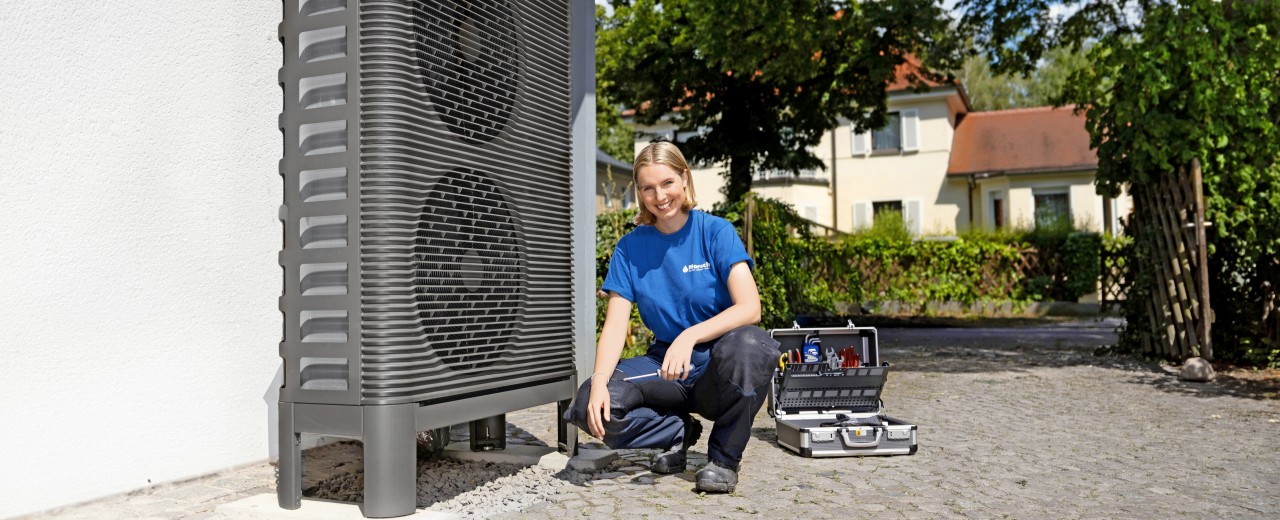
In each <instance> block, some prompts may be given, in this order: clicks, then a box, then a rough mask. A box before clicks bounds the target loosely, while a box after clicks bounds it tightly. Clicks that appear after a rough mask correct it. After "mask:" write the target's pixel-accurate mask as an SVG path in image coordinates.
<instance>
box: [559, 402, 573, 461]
mask: <svg viewBox="0 0 1280 520" xmlns="http://www.w3.org/2000/svg"><path fill="white" fill-rule="evenodd" d="M570 406H573V399H565V400H563V401H558V402H556V441H557V447H558V448H559V450H560V452H561V453H564V454H566V455H568V456H570V457H572V456H575V455H577V454H578V427H577V426H574V425H573V424H570V423H569V422H568V421H566V420H564V413H565V412H566V411H568V410H569V407H570Z"/></svg>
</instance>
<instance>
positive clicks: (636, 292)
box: [565, 143, 778, 493]
mask: <svg viewBox="0 0 1280 520" xmlns="http://www.w3.org/2000/svg"><path fill="white" fill-rule="evenodd" d="M634 174H635V185H636V192H637V195H638V198H639V200H640V202H641V206H640V213H639V215H637V216H636V223H637V224H639V226H638V227H637V228H636V229H635V230H633V231H632V232H630V233H628V234H627V235H626V236H624V237H622V239H621V240H619V241H618V245H617V247H616V248H615V249H614V251H613V258H612V260H611V261H610V262H609V272H608V274H607V275H606V277H605V280H604V287H603V290H605V291H607V292H608V295H609V303H608V308H607V310H606V313H605V320H604V326H603V328H602V329H601V331H600V340H599V343H598V344H597V345H596V363H595V370H594V374H592V377H591V378H590V379H588V380H587V381H586V382H585V383H583V385H582V387H581V388H580V389H579V390H578V394H577V398H576V399H575V401H574V406H573V407H572V408H571V409H570V410H569V411H568V412H566V414H565V419H566V420H568V421H570V422H572V423H574V424H576V425H578V426H579V427H582V428H584V429H586V430H588V431H589V432H591V434H592V435H594V436H596V437H598V438H601V439H603V440H604V443H605V444H606V445H608V446H609V447H611V448H615V449H622V448H655V449H662V450H666V451H664V452H662V453H661V454H659V455H658V456H657V457H656V458H655V459H654V462H653V466H652V468H651V469H652V470H653V471H654V472H657V473H678V472H682V471H684V469H685V462H686V453H687V451H688V448H689V446H691V445H693V444H694V443H695V442H697V440H698V436H699V435H700V434H701V430H702V426H701V424H700V423H698V422H697V421H696V420H694V419H693V418H691V417H690V416H689V414H690V413H691V412H697V413H698V414H699V415H702V416H703V417H706V418H708V419H711V420H714V421H715V424H714V426H712V428H711V434H710V436H709V438H708V441H707V455H708V458H709V459H710V461H709V463H708V464H707V466H705V467H704V468H702V469H701V470H700V471H698V473H697V476H696V481H697V484H696V486H697V489H698V490H699V491H709V492H721V493H727V492H732V491H733V489H734V486H735V485H736V484H737V482H738V474H737V473H738V467H739V463H740V462H741V461H742V452H743V449H744V448H745V447H746V445H747V440H748V439H749V438H750V435H751V422H752V420H753V419H754V417H755V414H756V412H757V411H759V410H760V406H761V405H762V404H764V400H765V396H766V394H767V387H766V386H765V385H767V384H768V382H769V377H770V374H771V372H772V368H773V365H774V364H775V363H777V359H778V349H777V343H776V342H774V341H773V339H771V338H769V336H768V334H766V333H765V332H764V331H763V330H761V329H760V328H759V327H757V326H755V324H756V323H759V321H760V293H759V292H758V291H757V289H756V282H755V279H754V278H753V277H752V274H751V269H752V266H753V264H752V260H751V258H749V257H748V256H747V251H746V248H744V247H743V246H742V240H741V239H740V238H739V237H738V234H737V233H736V232H735V231H734V229H733V225H731V224H730V223H729V222H728V221H726V220H724V219H722V218H719V217H715V216H712V215H709V214H707V213H703V212H702V211H699V210H696V209H693V207H694V205H695V200H694V189H693V182H692V179H691V178H690V172H689V166H688V164H687V163H686V162H685V159H684V156H683V155H682V154H681V153H680V150H679V149H678V148H676V146H675V145H673V144H671V143H654V144H651V145H649V146H648V147H646V148H645V149H644V150H643V151H641V152H640V154H639V156H638V157H637V158H636V161H635V173H634ZM632 304H635V305H638V306H639V310H640V318H641V319H642V320H643V321H644V324H645V326H647V327H648V328H649V329H650V330H652V331H653V333H654V342H653V343H652V344H651V345H649V350H648V352H647V353H646V354H645V355H643V356H638V357H633V358H629V359H624V360H621V361H619V358H620V357H621V355H622V348H623V340H624V337H625V336H626V333H627V322H628V321H629V317H630V315H631V305H632ZM655 372H656V375H653V376H652V377H641V376H646V375H649V374H655ZM627 378H635V379H633V380H632V381H624V379H627Z"/></svg>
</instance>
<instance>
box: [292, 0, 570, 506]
mask: <svg viewBox="0 0 1280 520" xmlns="http://www.w3.org/2000/svg"><path fill="white" fill-rule="evenodd" d="M591 8H592V6H591V3H590V2H585V1H575V2H573V6H572V7H571V5H570V2H566V1H563V0H562V1H543V0H489V1H467V0H421V1H406V0H397V1H391V0H383V1H378V0H284V21H283V23H282V24H281V25H280V37H281V41H282V43H283V45H284V66H283V68H282V69H281V70H280V77H279V79H280V84H281V86H282V88H283V91H284V108H283V113H282V115H281V117H280V128H281V130H282V131H283V134H284V136H283V137H284V159H283V160H282V161H281V163H280V173H281V175H282V176H283V177H284V205H283V206H282V207H281V208H280V218H281V220H282V221H283V223H284V230H285V231H284V248H283V250H282V251H281V253H280V265H281V266H282V267H283V268H284V293H283V296H282V297H281V299H280V308H281V310H282V312H283V314H284V333H283V340H282V342H281V343H280V356H281V357H282V358H283V362H284V383H283V386H282V387H281V389H280V405H279V436H280V438H279V442H280V480H279V497H280V505H281V507H284V508H288V509H293V508H297V507H299V506H300V500H299V499H300V494H301V474H302V469H301V460H300V450H299V435H300V434H301V433H304V432H310V433H319V434H330V435H339V436H352V437H360V438H362V440H363V442H364V465H365V499H364V505H363V507H364V514H365V516H370V517H387V516H400V515H406V514H410V513H412V512H413V510H414V501H415V498H416V489H415V480H416V457H415V437H416V434H417V432H420V431H426V430H438V429H440V428H447V427H448V426H450V425H454V424H462V423H466V422H469V421H479V420H484V419H486V418H492V417H495V416H501V415H502V414H505V413H507V412H509V411H514V410H520V409H524V408H528V407H531V406H537V405H541V404H546V403H551V402H557V403H560V404H561V406H562V407H563V406H565V405H567V402H568V400H569V399H571V398H572V396H573V394H574V389H575V388H574V387H575V384H576V374H577V368H576V366H575V352H577V353H578V357H579V358H581V357H582V353H583V352H587V351H588V349H589V347H587V346H584V342H583V336H586V343H590V342H591V335H590V329H591V326H592V325H591V324H584V320H593V311H592V310H591V309H592V307H591V306H590V305H593V303H592V302H591V299H592V297H591V294H592V292H593V291H592V286H593V285H594V273H593V272H592V273H584V272H583V271H582V270H583V269H593V261H594V260H593V258H592V256H591V255H593V254H594V253H592V252H590V251H593V250H594V244H593V242H592V240H593V235H594V232H593V231H592V228H591V226H593V222H594V216H593V214H592V202H591V200H592V199H591V196H592V194H593V190H592V186H591V184H592V183H591V181H590V179H589V178H588V179H587V180H586V181H585V183H584V182H583V175H586V176H591V175H593V172H594V169H593V158H594V144H593V143H594V141H593V140H594V137H593V133H594V131H593V128H592V126H591V125H592V123H589V122H584V121H586V120H587V119H592V120H593V118H594V109H593V108H591V107H592V106H593V105H590V104H589V103H591V101H590V99H591V98H590V96H587V95H584V93H586V92H589V91H590V90H591V88H592V86H591V85H592V83H591V78H590V77H589V74H590V70H591V67H590V66H589V63H590V61H587V62H585V63H586V65H584V61H583V60H593V59H594V58H593V57H591V54H592V53H591V48H592V47H591V45H592V43H591V41H590V40H591V31H590V25H589V24H590V23H591V21H590V19H591V17H592V16H593V12H592V11H591ZM571 11H572V12H571ZM584 13H585V14H584ZM584 18H585V20H584ZM584 23H585V24H588V25H587V26H586V27H587V28H588V29H587V31H586V32H585V33H584V32H583V31H582V29H581V27H583V25H582V24H584ZM575 25H576V27H578V28H579V29H577V31H576V33H575V31H574V27H575ZM574 34H577V35H578V36H577V37H576V38H575V37H574ZM584 34H585V38H584ZM583 39H586V40H587V41H585V42H583V41H582V40H583ZM574 49H577V51H576V52H575V51H574ZM583 49H585V51H584V50H583ZM575 71H576V72H575ZM584 100H585V101H584ZM584 107H585V108H584ZM584 112H585V113H584ZM580 134H581V135H580ZM575 135H577V136H578V139H577V140H575V139H574V136H575ZM584 138H585V139H588V140H590V141H589V143H591V144H584V141H583V139H584ZM584 150H585V152H584ZM584 158H585V159H584ZM576 172H585V173H576ZM584 187H585V189H584ZM584 255H585V256H584ZM575 306H576V307H575ZM584 331H585V332H586V333H585V334H584V333H583V332H584ZM582 361H583V360H582V359H579V362H582ZM586 363H587V364H588V366H589V365H590V360H587V361H586ZM489 424H492V421H490V423H489ZM499 424H500V423H499ZM499 435H505V432H499ZM561 436H562V439H561V442H562V447H564V448H566V449H572V445H573V439H575V438H576V432H574V431H573V430H571V429H566V428H565V427H564V426H563V425H562V428H561Z"/></svg>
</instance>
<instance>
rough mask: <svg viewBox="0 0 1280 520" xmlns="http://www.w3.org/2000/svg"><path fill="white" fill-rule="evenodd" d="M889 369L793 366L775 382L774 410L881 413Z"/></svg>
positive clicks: (790, 411) (785, 370) (811, 364)
mask: <svg viewBox="0 0 1280 520" xmlns="http://www.w3.org/2000/svg"><path fill="white" fill-rule="evenodd" d="M888 373H889V367H862V368H838V369H834V370H833V369H830V368H828V367H827V366H826V365H823V364H820V363H792V364H789V365H787V366H786V368H785V369H784V370H782V373H781V375H780V376H779V378H778V380H777V382H776V383H775V387H776V388H775V389H774V399H773V407H774V410H775V411H778V412H783V413H787V414H793V413H802V412H834V411H848V412H853V413H872V412H877V411H879V410H880V392H881V391H882V390H883V389H884V382H885V379H886V378H887V376H888Z"/></svg>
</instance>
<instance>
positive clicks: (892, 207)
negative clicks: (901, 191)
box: [871, 200, 902, 222]
mask: <svg viewBox="0 0 1280 520" xmlns="http://www.w3.org/2000/svg"><path fill="white" fill-rule="evenodd" d="M886 211H888V212H892V213H896V214H897V215H898V216H902V201H900V200H886V201H880V202H872V203H871V214H872V215H874V217H873V219H875V218H880V214H881V213H884V212H886ZM873 222H874V220H873Z"/></svg>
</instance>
